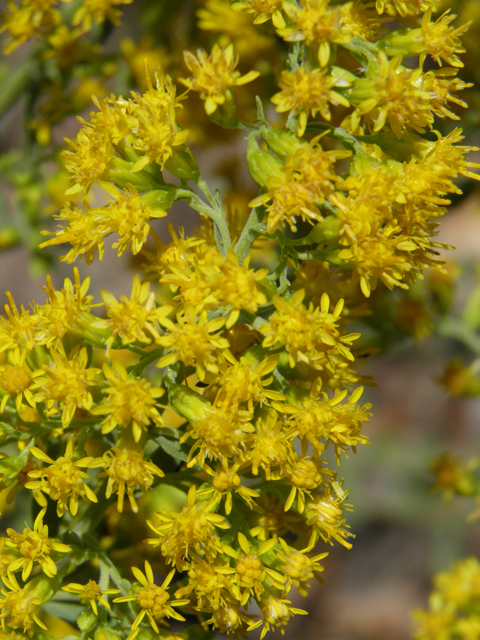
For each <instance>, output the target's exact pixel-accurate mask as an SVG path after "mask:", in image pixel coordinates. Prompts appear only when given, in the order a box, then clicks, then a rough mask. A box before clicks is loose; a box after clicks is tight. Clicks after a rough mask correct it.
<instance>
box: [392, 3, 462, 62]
mask: <svg viewBox="0 0 480 640" xmlns="http://www.w3.org/2000/svg"><path fill="white" fill-rule="evenodd" d="M449 13H450V10H449V9H448V10H447V11H445V13H443V14H442V15H441V16H440V17H439V18H438V19H437V20H436V21H435V22H431V18H432V8H430V9H428V11H426V12H425V13H424V14H423V16H422V24H421V27H420V28H419V29H410V30H409V31H408V32H407V33H404V32H403V31H402V30H396V29H395V30H394V31H391V32H389V33H388V34H386V35H385V36H383V37H382V38H381V39H380V41H379V46H380V48H381V49H384V51H385V52H386V53H387V54H388V55H389V56H392V55H397V54H399V53H404V54H411V55H420V56H421V60H422V61H423V59H424V58H425V56H426V55H429V56H431V57H432V58H433V59H434V60H435V62H436V63H437V64H438V65H439V66H442V62H446V63H447V64H449V65H451V66H452V67H463V62H462V61H461V60H460V59H459V57H458V54H461V53H465V47H464V46H463V45H462V41H461V40H460V36H461V35H462V34H464V33H465V31H467V30H468V28H469V26H470V25H471V21H470V22H468V23H467V24H464V25H461V26H460V27H453V26H450V23H451V22H453V21H454V20H455V18H456V17H457V16H456V15H455V14H450V15H449Z"/></svg>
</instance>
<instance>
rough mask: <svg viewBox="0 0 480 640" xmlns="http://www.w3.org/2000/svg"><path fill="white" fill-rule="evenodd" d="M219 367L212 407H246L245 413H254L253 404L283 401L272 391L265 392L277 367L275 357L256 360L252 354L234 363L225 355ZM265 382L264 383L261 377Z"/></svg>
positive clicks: (282, 397)
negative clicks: (242, 405) (245, 405)
mask: <svg viewBox="0 0 480 640" xmlns="http://www.w3.org/2000/svg"><path fill="white" fill-rule="evenodd" d="M226 358H227V359H226V360H225V361H222V362H220V363H219V374H218V375H216V376H214V381H213V384H214V385H216V386H218V391H217V394H216V397H215V401H214V403H213V404H214V406H216V407H221V406H223V407H236V406H238V405H239V404H241V403H247V407H248V411H250V412H251V413H253V410H254V405H253V403H254V402H255V403H256V404H259V405H260V406H261V405H262V404H263V403H265V402H266V403H268V401H269V400H277V401H279V400H283V399H284V398H285V396H284V395H283V394H282V393H280V392H278V391H274V390H273V389H266V388H265V387H268V386H269V385H270V384H272V382H273V376H271V375H269V374H271V373H272V372H273V371H274V370H275V368H276V366H277V363H278V355H271V356H267V357H266V358H265V359H264V360H261V359H259V360H256V358H255V354H254V353H253V352H250V353H247V354H245V355H244V356H242V357H241V358H240V360H239V361H237V360H236V359H235V358H234V357H233V356H231V355H227V356H226ZM266 375H269V377H268V378H266V379H263V380H262V378H264V376H266Z"/></svg>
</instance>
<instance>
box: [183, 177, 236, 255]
mask: <svg viewBox="0 0 480 640" xmlns="http://www.w3.org/2000/svg"><path fill="white" fill-rule="evenodd" d="M197 186H198V188H199V189H201V191H202V193H203V194H204V195H205V197H206V198H207V200H208V202H209V203H210V204H207V203H205V202H203V200H201V199H200V198H199V197H198V195H197V194H196V193H195V192H194V191H191V190H190V189H177V199H181V198H184V199H185V200H188V201H189V203H190V206H191V207H192V208H193V209H195V210H196V211H198V212H199V213H203V215H205V216H207V217H208V218H210V219H211V220H213V222H214V224H215V225H216V227H217V229H218V232H219V234H220V238H219V239H218V240H217V246H218V250H219V251H220V253H223V254H226V253H227V251H228V249H231V247H232V241H231V240H230V232H229V230H228V225H227V220H226V217H225V212H224V210H223V207H222V204H221V201H220V195H219V194H217V196H216V197H214V196H212V194H211V192H210V189H209V188H208V185H207V183H206V182H205V181H204V180H203V179H202V178H200V179H199V180H198V182H197Z"/></svg>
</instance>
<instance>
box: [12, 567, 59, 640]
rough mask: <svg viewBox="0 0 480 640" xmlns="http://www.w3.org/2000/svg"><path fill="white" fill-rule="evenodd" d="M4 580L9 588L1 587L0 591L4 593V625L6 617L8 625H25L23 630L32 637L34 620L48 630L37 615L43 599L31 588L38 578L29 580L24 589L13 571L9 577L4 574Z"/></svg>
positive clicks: (13, 626) (16, 626)
mask: <svg viewBox="0 0 480 640" xmlns="http://www.w3.org/2000/svg"><path fill="white" fill-rule="evenodd" d="M2 580H3V582H4V584H5V587H6V588H7V589H9V591H7V590H6V589H4V588H0V593H1V594H2V597H0V610H1V613H0V619H1V621H2V626H3V625H5V619H7V620H6V624H7V626H8V627H11V628H12V629H18V627H20V626H21V627H23V632H24V633H28V635H29V636H30V637H31V636H33V623H34V622H35V623H36V624H38V626H39V627H40V628H41V629H43V630H44V631H48V629H47V627H46V626H45V625H44V624H43V622H42V621H41V620H40V618H39V617H38V616H37V613H38V611H39V609H40V605H41V604H42V602H43V600H42V598H41V597H39V596H38V595H36V594H35V590H34V589H32V588H31V586H32V583H35V581H36V580H37V579H34V580H33V581H30V582H28V583H27V584H26V585H25V586H24V587H23V589H21V588H20V585H19V584H18V582H17V579H16V578H15V576H14V575H13V573H11V574H9V575H8V577H7V576H2ZM4 628H5V627H4Z"/></svg>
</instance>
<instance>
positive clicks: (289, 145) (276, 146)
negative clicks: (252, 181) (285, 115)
mask: <svg viewBox="0 0 480 640" xmlns="http://www.w3.org/2000/svg"><path fill="white" fill-rule="evenodd" d="M262 136H263V139H264V140H265V142H266V143H267V144H268V146H269V147H270V148H271V149H273V151H275V153H276V154H277V155H279V156H280V157H281V158H282V159H285V158H286V157H287V156H290V155H292V154H294V153H295V151H297V150H298V149H299V148H300V147H305V148H307V149H308V146H309V145H308V142H307V141H306V140H303V139H302V138H299V137H298V136H297V135H296V134H295V133H293V131H290V130H289V129H266V128H265V131H262ZM257 182H258V180H257Z"/></svg>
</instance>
